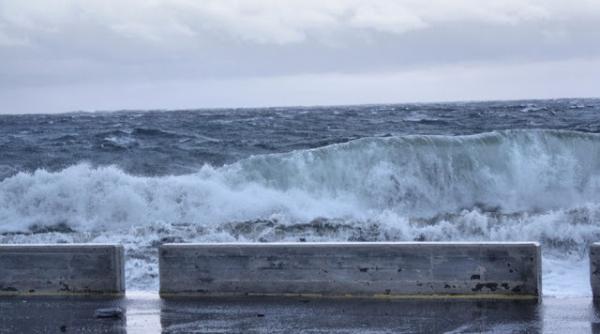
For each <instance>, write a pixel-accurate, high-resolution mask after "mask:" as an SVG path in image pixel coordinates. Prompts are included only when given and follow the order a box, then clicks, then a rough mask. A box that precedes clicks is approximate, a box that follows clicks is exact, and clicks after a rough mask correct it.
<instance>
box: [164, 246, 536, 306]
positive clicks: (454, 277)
mask: <svg viewBox="0 0 600 334" xmlns="http://www.w3.org/2000/svg"><path fill="white" fill-rule="evenodd" d="M159 260H160V262H159V264H160V293H161V296H162V297H174V296H243V295H290V296H294V295H311V296H331V297H336V296H356V297H409V298H411V297H414V298H423V297H428V298H429V297H440V298H444V297H481V298H537V297H538V296H539V294H540V291H541V277H540V275H541V274H540V269H541V268H540V267H541V260H540V250H539V245H538V244H537V243H403V242H398V243H389V242H382V243H254V244H238V243H231V244H165V245H162V246H161V248H160V251H159Z"/></svg>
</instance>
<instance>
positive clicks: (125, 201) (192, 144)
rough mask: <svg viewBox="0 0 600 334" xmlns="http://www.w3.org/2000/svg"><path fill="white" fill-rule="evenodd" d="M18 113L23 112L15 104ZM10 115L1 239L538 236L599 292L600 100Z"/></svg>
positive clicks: (150, 259)
mask: <svg viewBox="0 0 600 334" xmlns="http://www.w3.org/2000/svg"><path fill="white" fill-rule="evenodd" d="M2 112H3V113H10V110H3V111H2ZM39 112H40V113H39V114H26V115H11V114H5V115H0V243H2V244H5V243H81V242H84V243H87V242H100V243H103V242H114V243H122V244H123V245H124V246H125V248H126V269H127V270H126V273H127V274H126V276H127V277H126V279H127V288H128V290H134V291H150V292H151V291H156V290H157V288H158V261H157V248H158V246H159V245H160V244H161V243H165V242H235V241H243V242H276V241H294V242H308V241H340V242H344V241H537V242H539V243H540V244H541V246H542V258H543V261H542V265H543V268H542V270H543V293H544V295H546V296H555V297H565V296H566V297H572V296H590V295H591V290H590V287H589V268H588V266H589V262H588V259H587V256H588V247H589V245H590V244H591V243H593V242H595V241H600V100H599V99H557V100H524V101H492V102H461V103H430V104H423V103H413V104H390V105H359V106H327V107H285V108H275V107H274V108H241V109H198V110H128V111H96V112H70V113H64V114H44V113H43V110H40V111H39Z"/></svg>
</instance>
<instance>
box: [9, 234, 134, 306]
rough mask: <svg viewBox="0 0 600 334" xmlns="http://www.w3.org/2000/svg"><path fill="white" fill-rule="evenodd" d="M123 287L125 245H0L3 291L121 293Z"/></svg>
mask: <svg viewBox="0 0 600 334" xmlns="http://www.w3.org/2000/svg"><path fill="white" fill-rule="evenodd" d="M124 291H125V277H124V260H123V247H122V246H119V245H97V244H59V245H0V295H71V294H110V295H121V294H123V293H124Z"/></svg>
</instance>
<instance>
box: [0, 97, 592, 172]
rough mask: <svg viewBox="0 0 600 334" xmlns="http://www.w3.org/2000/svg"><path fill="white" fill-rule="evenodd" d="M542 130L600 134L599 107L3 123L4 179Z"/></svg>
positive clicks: (183, 113) (250, 112) (353, 110)
mask: <svg viewBox="0 0 600 334" xmlns="http://www.w3.org/2000/svg"><path fill="white" fill-rule="evenodd" d="M536 128H537V129H561V130H573V131H581V132H594V133H597V132H600V100H589V99H587V100H538V101H511V102H475V103H440V104H400V105H373V106H341V107H312V108H303V107H297V108H293V107H292V108H266V109H264V108H263V109H219V110H179V111H123V112H96V113H69V114H61V115H9V116H6V115H5V116H0V133H1V134H2V135H1V136H0V178H4V177H6V176H7V175H12V174H14V173H15V172H18V171H34V170H36V169H39V168H44V169H48V170H53V171H55V170H60V169H63V168H65V167H68V166H71V165H73V164H76V163H79V162H88V163H90V164H92V165H94V166H97V165H117V166H119V167H121V168H122V169H123V170H125V171H127V172H128V173H132V174H136V175H147V176H150V175H167V174H184V173H190V172H193V171H196V170H197V169H198V168H200V167H201V166H203V165H204V164H211V165H213V166H221V165H223V164H229V163H233V162H235V161H238V160H240V159H243V158H246V157H248V156H250V155H257V154H268V153H279V152H289V151H294V150H301V149H307V148H316V147H321V146H326V145H330V144H334V143H343V142H348V141H351V140H355V139H358V138H363V137H388V136H400V135H407V134H430V135H467V134H475V133H482V132H489V131H493V130H505V129H536Z"/></svg>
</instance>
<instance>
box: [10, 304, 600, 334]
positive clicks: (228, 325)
mask: <svg viewBox="0 0 600 334" xmlns="http://www.w3.org/2000/svg"><path fill="white" fill-rule="evenodd" d="M117 306H119V307H122V308H123V309H125V314H126V315H125V316H124V317H123V318H122V319H119V318H112V319H97V318H95V317H94V313H95V311H96V310H97V309H98V308H107V307H117ZM599 314H600V304H598V303H597V304H595V305H594V303H593V302H592V300H591V298H566V299H558V298H545V299H544V300H543V301H542V302H541V303H536V302H535V301H474V300H434V301H432V300H363V299H338V300H325V299H298V298H286V299H281V298H264V297H263V298H242V299H230V298H217V299H185V300H184V299H175V300H167V301H165V300H160V299H159V298H158V296H156V295H149V294H129V295H128V296H127V297H126V298H123V299H99V298H89V297H88V298H83V297H69V298H58V297H28V298H24V297H3V298H1V299H0V333H63V332H64V333H160V332H162V333H286V334H288V333H600V317H599Z"/></svg>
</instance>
